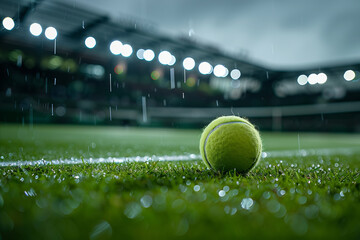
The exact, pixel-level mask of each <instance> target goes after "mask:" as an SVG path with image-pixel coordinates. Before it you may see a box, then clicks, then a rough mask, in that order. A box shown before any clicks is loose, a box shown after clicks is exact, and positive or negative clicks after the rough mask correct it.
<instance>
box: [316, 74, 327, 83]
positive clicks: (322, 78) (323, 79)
mask: <svg viewBox="0 0 360 240" xmlns="http://www.w3.org/2000/svg"><path fill="white" fill-rule="evenodd" d="M326 81H327V75H326V74H325V73H319V74H318V75H317V82H318V84H324V83H326Z"/></svg>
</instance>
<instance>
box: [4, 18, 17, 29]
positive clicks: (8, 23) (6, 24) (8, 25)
mask: <svg viewBox="0 0 360 240" xmlns="http://www.w3.org/2000/svg"><path fill="white" fill-rule="evenodd" d="M2 25H3V26H4V28H5V29H6V30H9V31H10V30H12V29H13V28H14V27H15V22H14V20H13V19H12V18H11V17H6V18H4V19H3V21H2Z"/></svg>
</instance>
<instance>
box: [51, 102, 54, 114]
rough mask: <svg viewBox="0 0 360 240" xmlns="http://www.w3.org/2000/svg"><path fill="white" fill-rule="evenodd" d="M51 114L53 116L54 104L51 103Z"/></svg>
mask: <svg viewBox="0 0 360 240" xmlns="http://www.w3.org/2000/svg"><path fill="white" fill-rule="evenodd" d="M51 116H54V104H53V103H52V104H51Z"/></svg>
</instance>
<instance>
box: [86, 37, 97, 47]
mask: <svg viewBox="0 0 360 240" xmlns="http://www.w3.org/2000/svg"><path fill="white" fill-rule="evenodd" d="M85 46H86V47H87V48H90V49H91V48H94V47H95V46H96V40H95V38H93V37H87V38H86V39H85Z"/></svg>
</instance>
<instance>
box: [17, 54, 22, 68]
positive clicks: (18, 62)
mask: <svg viewBox="0 0 360 240" xmlns="http://www.w3.org/2000/svg"><path fill="white" fill-rule="evenodd" d="M16 65H17V66H18V67H21V65H22V55H21V54H20V55H19V56H18V58H17V62H16Z"/></svg>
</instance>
